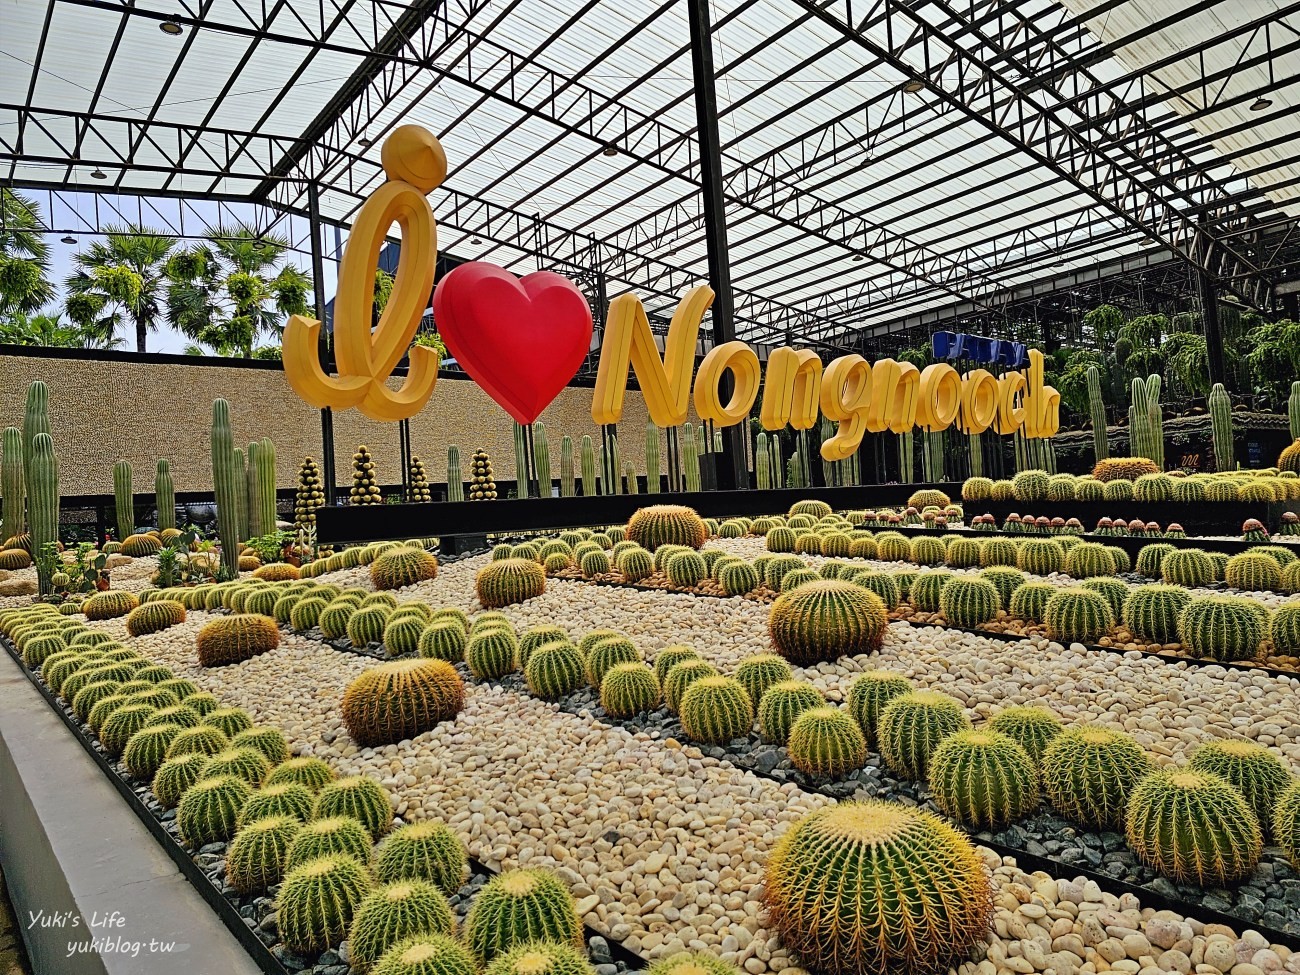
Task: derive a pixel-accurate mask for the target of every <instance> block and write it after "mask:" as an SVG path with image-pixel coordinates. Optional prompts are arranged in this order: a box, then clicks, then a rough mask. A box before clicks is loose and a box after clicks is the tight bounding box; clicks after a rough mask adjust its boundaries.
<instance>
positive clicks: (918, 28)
mask: <svg viewBox="0 0 1300 975" xmlns="http://www.w3.org/2000/svg"><path fill="white" fill-rule="evenodd" d="M1152 6H1153V5H1150V4H1146V3H1143V2H1142V0H1018V2H1014V3H1008V2H1006V0H715V2H714V3H713V38H712V41H713V46H714V60H715V62H716V64H717V66H718V68H717V78H716V88H717V101H718V114H719V118H718V123H719V125H718V127H719V132H720V138H721V158H722V168H723V196H724V199H725V203H726V214H727V223H728V230H729V237H730V251H731V278H732V283H733V291H734V299H735V301H734V303H735V319H736V328H737V332H738V333H739V335H740V336H741V337H743V338H748V339H751V340H755V341H763V342H776V341H785V340H788V339H793V340H796V341H798V340H803V341H814V342H830V343H835V344H852V342H853V341H854V340H855V339H858V338H866V337H878V336H880V335H882V334H888V333H889V332H891V331H894V330H898V329H905V328H908V327H912V326H914V324H915V323H916V322H917V321H920V320H922V319H923V318H924V316H925V315H927V314H929V313H931V312H932V311H933V310H934V309H936V308H948V309H952V308H961V309H967V308H969V309H970V310H971V313H972V314H996V313H997V311H998V310H999V309H1000V308H1003V307H1005V306H1006V305H1007V303H1008V302H1011V301H1014V300H1017V296H1018V295H1023V294H1024V293H1025V292H1026V289H1028V290H1029V291H1030V292H1031V293H1035V294H1037V293H1039V292H1040V290H1041V289H1042V288H1045V287H1052V286H1053V285H1052V282H1054V281H1066V280H1077V277H1078V275H1080V274H1087V273H1089V269H1091V268H1094V267H1110V266H1123V265H1126V264H1127V265H1131V264H1132V263H1133V262H1134V261H1146V260H1150V259H1152V258H1153V257H1154V256H1155V255H1159V257H1160V259H1162V260H1168V259H1175V260H1177V259H1180V260H1182V261H1183V262H1185V263H1186V264H1188V265H1189V266H1191V267H1195V268H1200V269H1203V270H1204V271H1206V272H1207V273H1209V274H1211V275H1212V276H1213V277H1215V278H1216V279H1217V280H1218V281H1219V282H1220V283H1221V286H1222V287H1223V288H1225V289H1227V290H1230V291H1232V292H1235V293H1236V294H1237V295H1238V296H1239V298H1240V299H1241V300H1243V301H1245V302H1247V303H1249V304H1252V305H1254V306H1256V307H1261V308H1269V307H1272V306H1274V305H1275V304H1276V303H1277V295H1278V289H1279V286H1281V287H1282V289H1283V290H1285V289H1286V288H1287V286H1289V285H1292V284H1293V282H1294V281H1295V280H1296V277H1297V275H1298V273H1300V240H1298V237H1300V235H1298V234H1297V232H1296V223H1297V217H1300V131H1297V129H1298V128H1300V127H1298V126H1297V125H1296V123H1295V121H1294V118H1295V115H1296V111H1295V106H1296V102H1297V98H1298V97H1300V0H1261V2H1259V3H1255V4H1240V3H1237V2H1235V0H1173V2H1171V3H1167V4H1163V5H1158V10H1157V11H1155V12H1153V11H1152V10H1151V8H1152ZM689 36H690V35H689V30H688V27H687V19H686V9H685V4H684V2H683V0H650V2H648V3H645V4H634V5H629V4H626V3H622V2H620V0H491V2H489V0H258V2H255V3H249V2H247V0H179V2H177V0H32V2H30V3H24V4H20V5H17V6H16V7H10V8H8V9H7V10H6V29H5V31H4V32H0V181H2V182H11V183H13V184H15V185H19V186H28V187H31V186H35V187H42V188H51V187H71V188H80V189H93V190H97V191H109V192H116V193H119V194H124V195H137V196H139V195H143V196H154V197H160V198H165V197H199V198H213V199H218V200H227V201H235V200H249V201H252V202H254V203H256V204H258V207H259V209H258V210H257V211H256V212H257V213H258V214H259V216H258V218H257V219H258V220H259V221H261V220H263V219H265V221H266V222H267V224H268V226H269V225H270V224H272V223H273V222H274V221H275V220H276V219H277V218H278V215H280V214H284V213H290V214H294V213H299V214H300V213H303V212H305V211H306V209H307V187H308V186H309V185H312V184H315V185H316V186H317V187H318V188H319V199H320V205H321V210H322V213H323V214H324V215H325V217H326V218H327V219H330V220H333V221H336V222H339V223H343V224H346V223H347V222H348V221H349V220H350V219H351V216H352V214H353V213H355V211H356V209H357V207H358V206H359V205H360V203H361V201H362V200H363V199H364V198H365V196H366V195H367V194H368V193H369V192H370V191H372V190H373V189H374V188H375V187H376V186H377V185H378V184H379V183H380V182H381V181H382V179H383V172H382V168H381V166H380V164H379V147H380V145H381V144H382V140H383V138H384V137H385V135H386V134H387V133H388V132H390V131H391V130H392V129H393V128H395V127H396V126H398V125H401V124H405V123H411V122H413V123H417V124H421V125H425V126H426V127H428V128H430V129H431V130H433V131H434V132H436V133H437V134H438V136H439V137H440V138H441V139H442V140H443V143H444V146H445V147H446V149H447V152H448V157H449V159H450V161H451V172H450V174H449V177H448V179H447V181H446V184H445V185H444V186H443V187H441V188H439V189H437V190H435V191H434V193H433V194H432V196H431V201H432V203H433V205H434V212H435V214H436V215H437V217H438V220H439V225H440V230H441V240H440V243H441V245H442V246H443V247H444V248H447V247H450V248H452V249H454V250H455V251H456V253H457V254H458V255H460V256H463V257H471V258H475V257H482V258H486V259H489V260H493V261H497V262H499V263H502V264H505V265H506V266H509V267H511V268H513V269H515V270H516V271H519V272H520V273H522V272H524V271H527V270H532V269H534V268H539V267H547V268H553V269H558V270H561V271H564V272H565V273H569V274H571V275H573V276H575V277H576V278H578V279H580V280H581V281H582V282H583V284H584V286H586V287H589V288H595V289H599V290H600V291H601V292H603V295H604V297H606V298H607V297H611V296H613V295H614V294H616V293H618V292H620V291H624V290H635V291H637V292H638V293H640V294H642V295H643V297H645V299H646V302H647V306H648V308H649V309H650V311H651V314H652V317H654V318H656V319H661V320H662V319H664V318H666V316H667V315H668V314H669V313H670V312H671V309H672V307H673V305H674V304H675V302H676V298H677V295H678V294H679V293H680V292H681V291H682V290H683V289H684V288H686V287H688V286H690V285H692V284H695V283H699V282H700V281H703V280H705V278H706V277H707V271H706V267H707V260H706V252H705V245H704V239H705V233H704V227H703V217H702V210H701V203H700V172H699V152H698V147H697V142H696V136H695V118H694V102H693V83H692V79H691V58H690V53H691V52H690V47H689Z"/></svg>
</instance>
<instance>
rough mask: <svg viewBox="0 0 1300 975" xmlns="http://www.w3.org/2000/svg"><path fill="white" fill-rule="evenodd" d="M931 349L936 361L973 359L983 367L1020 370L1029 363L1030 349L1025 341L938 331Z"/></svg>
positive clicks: (932, 341)
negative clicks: (1000, 366)
mask: <svg viewBox="0 0 1300 975" xmlns="http://www.w3.org/2000/svg"><path fill="white" fill-rule="evenodd" d="M931 346H932V348H933V349H934V357H935V358H936V359H950V360H951V359H970V360H971V361H972V362H975V363H978V364H980V365H989V366H996V365H1003V366H1006V367H1007V368H1008V369H1019V368H1021V367H1022V366H1026V365H1028V364H1029V347H1028V346H1026V345H1025V343H1024V342H1012V341H1010V340H1007V339H990V338H985V337H984V336H982V335H964V334H961V333H958V332H935V333H934V338H933V339H932V340H931Z"/></svg>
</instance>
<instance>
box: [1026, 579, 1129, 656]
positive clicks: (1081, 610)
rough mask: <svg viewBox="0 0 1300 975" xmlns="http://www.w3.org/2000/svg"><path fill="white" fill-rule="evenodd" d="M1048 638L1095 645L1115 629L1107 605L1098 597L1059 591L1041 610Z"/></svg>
mask: <svg viewBox="0 0 1300 975" xmlns="http://www.w3.org/2000/svg"><path fill="white" fill-rule="evenodd" d="M1043 622H1044V623H1046V624H1047V635H1048V636H1049V637H1050V638H1051V639H1053V640H1058V641H1062V642H1067V641H1068V642H1070V643H1095V642H1096V641H1097V640H1098V639H1100V638H1101V637H1102V636H1104V635H1105V634H1106V633H1108V632H1109V631H1110V628H1111V627H1112V626H1114V625H1115V617H1114V614H1113V613H1111V610H1110V603H1109V602H1107V600H1106V597H1105V596H1103V595H1102V594H1101V593H1098V592H1093V591H1092V590H1091V589H1084V588H1083V587H1082V586H1074V587H1072V588H1069V589H1058V590H1057V591H1056V593H1055V594H1054V595H1053V596H1052V598H1051V599H1049V600H1048V601H1047V606H1046V607H1044V609H1043Z"/></svg>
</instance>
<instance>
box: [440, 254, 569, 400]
mask: <svg viewBox="0 0 1300 975" xmlns="http://www.w3.org/2000/svg"><path fill="white" fill-rule="evenodd" d="M433 319H434V323H435V324H436V325H437V327H438V334H439V335H441V336H442V340H443V342H445V343H446V345H447V351H448V352H450V353H451V354H452V355H453V356H455V357H456V361H457V362H458V363H460V367H461V368H462V369H464V370H465V371H466V372H467V373H469V375H470V378H471V379H473V380H474V381H475V382H476V383H478V384H479V386H481V387H482V388H483V390H484V391H485V392H486V393H487V394H488V395H489V396H491V397H492V398H493V399H494V400H496V402H497V403H499V404H500V405H501V406H502V407H503V408H504V409H505V411H506V412H507V413H509V414H510V415H511V416H513V417H514V418H515V419H516V420H518V421H519V422H520V423H525V424H526V423H532V422H533V421H534V420H536V419H537V417H538V416H540V415H541V412H542V410H544V409H546V407H547V406H549V405H550V403H551V401H552V400H554V399H555V397H556V396H558V395H559V393H560V390H562V389H563V388H564V387H565V385H566V384H567V383H568V381H569V380H570V379H572V378H573V376H574V373H576V372H577V371H578V367H579V366H581V365H582V360H583V359H584V358H585V357H586V355H587V350H588V349H589V348H590V347H591V306H590V305H588V304H587V299H586V298H584V297H583V295H582V292H581V291H579V290H578V288H577V286H576V285H575V284H574V283H573V282H572V281H570V280H569V279H568V278H566V277H563V276H562V275H559V274H555V273H553V272H551V271H536V272H534V273H533V274H526V275H524V276H523V277H522V278H517V277H515V276H514V275H513V274H511V273H510V272H509V271H507V270H505V269H504V268H500V267H497V266H496V265H495V264H488V263H486V262H484V261H471V262H469V263H468V264H462V265H460V267H458V268H456V269H455V270H453V271H451V272H450V273H448V274H447V275H446V276H445V277H444V278H443V279H442V280H441V281H439V282H438V287H437V288H435V289H434V291H433Z"/></svg>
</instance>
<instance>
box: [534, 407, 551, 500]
mask: <svg viewBox="0 0 1300 975" xmlns="http://www.w3.org/2000/svg"><path fill="white" fill-rule="evenodd" d="M533 467H534V468H535V469H536V471H537V489H538V497H541V498H549V497H550V496H551V445H550V444H549V443H547V442H546V427H544V426H543V425H542V424H541V423H534V424H533Z"/></svg>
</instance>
